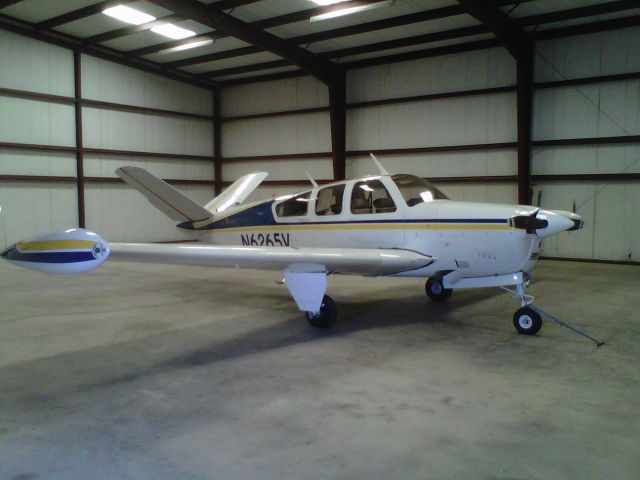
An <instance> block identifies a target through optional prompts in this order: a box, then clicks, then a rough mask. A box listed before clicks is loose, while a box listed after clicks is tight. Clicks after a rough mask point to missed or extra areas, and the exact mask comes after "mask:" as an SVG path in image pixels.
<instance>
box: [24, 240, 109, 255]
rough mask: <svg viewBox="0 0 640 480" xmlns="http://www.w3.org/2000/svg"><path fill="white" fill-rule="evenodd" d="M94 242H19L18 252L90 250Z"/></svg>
mask: <svg viewBox="0 0 640 480" xmlns="http://www.w3.org/2000/svg"><path fill="white" fill-rule="evenodd" d="M95 243H96V242H94V241H93V240H43V241H39V242H19V243H18V245H17V247H18V250H19V251H22V252H27V251H39V252H43V251H49V250H91V249H92V248H93V246H94V245H95Z"/></svg>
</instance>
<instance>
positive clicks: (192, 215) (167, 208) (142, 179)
mask: <svg viewBox="0 0 640 480" xmlns="http://www.w3.org/2000/svg"><path fill="white" fill-rule="evenodd" d="M116 174H117V175H118V176H119V177H120V178H122V179H123V180H124V181H125V182H127V183H128V184H129V185H131V186H132V187H133V188H135V189H136V190H138V191H139V192H140V193H142V195H144V196H145V197H147V200H149V202H151V204H152V205H153V206H155V207H156V208H158V209H159V210H160V211H162V212H163V213H164V214H165V215H167V216H168V217H169V218H171V219H173V220H178V221H182V222H184V221H191V222H196V221H198V220H204V219H206V218H209V217H211V213H209V211H207V210H206V209H204V208H203V207H201V206H200V205H198V204H197V203H196V202H194V201H193V200H191V199H190V198H189V197H187V196H186V195H185V194H184V193H182V192H180V191H178V190H176V189H175V188H173V187H172V186H171V185H169V184H168V183H167V182H165V181H164V180H162V179H161V178H158V177H156V176H155V175H153V174H151V173H149V172H147V171H146V170H145V169H144V168H139V167H122V168H118V169H117V170H116Z"/></svg>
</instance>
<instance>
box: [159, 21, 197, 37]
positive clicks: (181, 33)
mask: <svg viewBox="0 0 640 480" xmlns="http://www.w3.org/2000/svg"><path fill="white" fill-rule="evenodd" d="M151 31H152V32H154V33H157V34H159V35H163V36H165V37H169V38H171V39H173V40H182V39H183V38H189V37H193V36H194V35H195V34H196V32H194V31H193V30H187V29H186V28H182V27H179V26H177V25H174V24H173V23H165V24H164V25H159V26H157V27H153V28H152V29H151Z"/></svg>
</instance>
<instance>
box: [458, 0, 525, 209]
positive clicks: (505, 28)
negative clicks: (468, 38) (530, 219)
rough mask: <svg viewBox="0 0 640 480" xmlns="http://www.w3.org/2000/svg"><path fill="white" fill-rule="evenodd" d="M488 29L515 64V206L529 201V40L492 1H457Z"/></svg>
mask: <svg viewBox="0 0 640 480" xmlns="http://www.w3.org/2000/svg"><path fill="white" fill-rule="evenodd" d="M458 3H460V4H461V5H462V6H463V7H464V8H465V9H466V10H467V12H468V13H469V14H470V15H471V16H473V17H475V18H477V19H478V20H480V22H482V23H483V24H484V25H486V26H487V27H489V28H490V29H491V31H492V32H493V33H494V35H495V36H496V37H497V38H498V39H499V40H500V41H501V42H502V43H503V44H504V46H505V48H506V49H507V50H508V51H509V53H510V54H511V56H512V57H513V58H514V59H515V61H516V71H517V73H516V77H517V88H516V91H517V97H518V98H517V125H518V203H520V204H522V205H527V204H529V203H530V200H531V129H532V118H533V52H534V43H533V39H532V38H531V36H530V35H529V34H527V32H525V31H524V30H523V29H522V28H521V27H520V26H519V25H518V24H517V23H516V22H515V21H513V20H512V19H511V18H509V15H507V14H506V13H504V12H503V11H502V10H500V9H499V8H498V6H497V4H496V3H495V2H494V1H493V0H458Z"/></svg>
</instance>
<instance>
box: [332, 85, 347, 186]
mask: <svg viewBox="0 0 640 480" xmlns="http://www.w3.org/2000/svg"><path fill="white" fill-rule="evenodd" d="M329 116H330V118H331V157H332V160H333V179H334V180H344V179H345V178H346V148H347V75H346V73H343V74H342V75H341V76H340V77H339V78H337V79H336V80H335V81H334V82H332V83H331V84H330V85H329Z"/></svg>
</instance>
